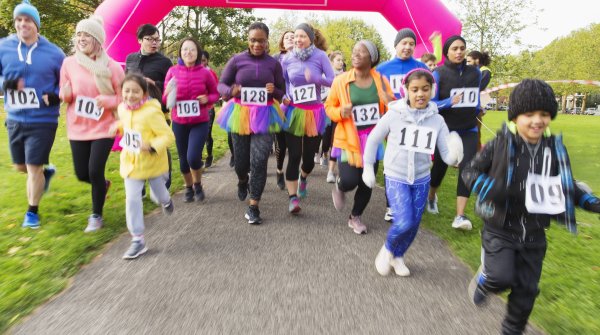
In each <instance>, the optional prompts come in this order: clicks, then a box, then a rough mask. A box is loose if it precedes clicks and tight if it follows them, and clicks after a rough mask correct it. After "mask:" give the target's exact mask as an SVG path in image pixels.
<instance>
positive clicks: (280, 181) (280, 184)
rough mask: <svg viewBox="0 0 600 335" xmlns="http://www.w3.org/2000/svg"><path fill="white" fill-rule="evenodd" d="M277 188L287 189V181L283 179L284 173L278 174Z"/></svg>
mask: <svg viewBox="0 0 600 335" xmlns="http://www.w3.org/2000/svg"><path fill="white" fill-rule="evenodd" d="M277 187H279V189H280V190H283V189H285V179H284V178H283V172H281V173H279V172H277Z"/></svg>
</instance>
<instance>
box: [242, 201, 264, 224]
mask: <svg viewBox="0 0 600 335" xmlns="http://www.w3.org/2000/svg"><path fill="white" fill-rule="evenodd" d="M244 217H245V218H246V220H248V223H249V224H254V225H259V224H261V223H262V218H261V217H260V210H259V209H258V206H253V205H250V206H248V210H246V214H245V215H244Z"/></svg>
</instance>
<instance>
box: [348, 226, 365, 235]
mask: <svg viewBox="0 0 600 335" xmlns="http://www.w3.org/2000/svg"><path fill="white" fill-rule="evenodd" d="M348 227H350V229H352V231H353V232H354V233H355V234H357V235H365V234H366V233H367V231H366V230H365V231H362V232H361V231H359V230H356V229H354V227H352V225H350V224H348Z"/></svg>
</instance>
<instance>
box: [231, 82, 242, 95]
mask: <svg viewBox="0 0 600 335" xmlns="http://www.w3.org/2000/svg"><path fill="white" fill-rule="evenodd" d="M241 91H242V86H240V85H237V84H233V85H232V86H231V97H232V98H233V97H235V96H237V95H238V94H240V92H241Z"/></svg>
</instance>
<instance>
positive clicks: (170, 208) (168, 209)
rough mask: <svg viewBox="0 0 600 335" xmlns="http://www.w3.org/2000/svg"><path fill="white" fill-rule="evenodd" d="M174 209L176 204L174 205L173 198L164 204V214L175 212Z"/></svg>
mask: <svg viewBox="0 0 600 335" xmlns="http://www.w3.org/2000/svg"><path fill="white" fill-rule="evenodd" d="M174 209H175V206H173V199H171V200H169V203H168V204H166V205H162V211H163V214H165V215H171V214H173V210H174Z"/></svg>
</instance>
